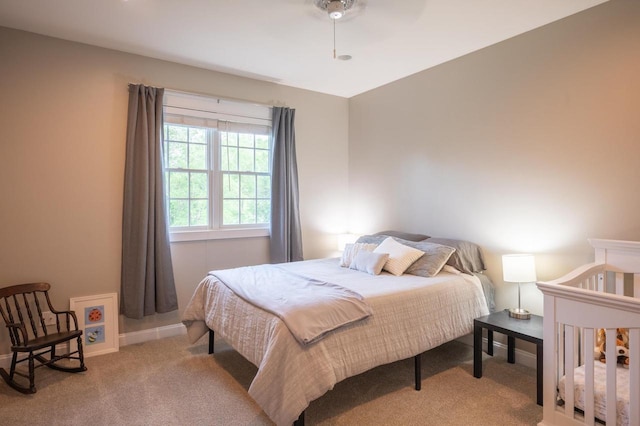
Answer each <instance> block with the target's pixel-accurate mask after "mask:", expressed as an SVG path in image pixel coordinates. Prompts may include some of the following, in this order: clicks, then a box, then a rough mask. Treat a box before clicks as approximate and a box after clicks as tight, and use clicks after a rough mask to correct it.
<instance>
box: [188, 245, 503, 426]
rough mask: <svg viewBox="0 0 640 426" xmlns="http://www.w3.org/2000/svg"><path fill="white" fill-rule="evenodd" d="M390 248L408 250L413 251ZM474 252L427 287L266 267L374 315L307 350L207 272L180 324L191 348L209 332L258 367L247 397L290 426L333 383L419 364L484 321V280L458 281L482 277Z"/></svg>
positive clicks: (424, 281) (421, 282) (333, 268)
mask: <svg viewBox="0 0 640 426" xmlns="http://www.w3.org/2000/svg"><path fill="white" fill-rule="evenodd" d="M387 238H389V237H388V236H386V235H383V236H379V235H375V236H367V237H362V238H361V239H360V240H359V242H358V243H357V244H359V245H367V244H373V245H377V242H376V241H380V240H386V239H387ZM392 238H393V239H394V240H395V241H396V242H399V243H404V244H407V245H413V246H420V245H421V242H411V241H408V240H404V239H400V238H397V237H392ZM427 241H428V240H427ZM434 241H437V240H434ZM448 241H449V244H450V245H455V244H456V242H455V241H454V240H448ZM440 242H442V241H440ZM458 243H459V244H460V243H462V244H468V243H466V242H458ZM432 244H434V245H438V243H432ZM379 247H381V244H380V246H379ZM422 247H424V244H422ZM466 247H467V248H468V246H466ZM476 250H477V256H478V257H479V260H478V261H477V262H476V265H475V266H473V265H472V263H473V262H471V263H468V262H467V263H466V264H465V265H462V264H461V261H462V263H464V261H465V256H464V252H465V246H461V249H460V250H455V252H456V253H457V254H458V256H450V257H449V258H448V259H447V264H445V265H443V266H442V268H441V269H438V272H437V273H436V274H434V275H433V276H430V277H425V276H418V275H412V274H408V273H404V274H401V275H398V276H396V275H393V274H391V273H388V272H385V271H383V272H381V273H380V274H370V273H365V272H363V271H361V270H357V269H351V268H349V267H342V266H340V263H341V259H339V258H331V259H318V260H308V261H302V262H293V263H287V264H279V265H272V266H274V267H276V268H278V269H280V270H281V271H284V272H286V273H290V274H293V275H296V276H303V277H313V279H317V280H320V281H323V282H328V283H333V284H336V285H339V286H342V287H344V288H346V289H349V290H351V291H354V292H356V293H358V294H360V295H361V296H362V297H363V300H365V301H366V303H367V304H368V305H369V306H370V308H371V310H372V314H371V315H370V316H367V317H366V318H364V319H361V320H358V321H355V322H352V323H349V324H347V325H344V326H342V327H339V328H337V329H335V330H333V331H330V332H328V333H326V334H324V335H323V336H322V338H320V339H318V340H314V341H313V342H311V343H309V344H302V343H301V342H300V341H299V340H297V339H296V338H295V337H294V335H293V334H292V332H291V330H290V329H289V328H288V327H287V326H286V325H285V323H284V321H283V320H282V318H280V317H279V316H278V315H275V314H273V313H272V312H269V311H267V310H265V309H262V308H259V307H257V306H255V305H254V304H252V303H250V302H249V301H247V300H245V299H244V298H242V297H239V296H238V295H237V294H236V293H234V291H232V290H231V289H230V288H229V287H228V283H223V282H222V280H221V279H220V277H219V276H225V275H224V272H221V271H212V272H211V273H210V274H209V275H208V276H207V277H205V278H204V279H203V280H202V282H200V284H199V285H198V286H197V288H196V290H195V292H194V295H193V297H192V299H191V301H190V302H189V304H188V306H187V308H186V309H185V313H184V314H183V322H184V324H185V325H186V327H187V333H188V336H189V339H190V341H191V342H192V343H193V342H195V341H197V340H198V339H200V338H201V337H202V336H203V335H205V334H206V333H207V332H209V331H210V330H215V332H216V333H217V335H218V336H220V337H222V338H223V339H224V340H225V341H227V342H228V343H229V344H230V345H231V346H232V347H233V348H234V349H235V350H236V351H238V352H239V353H240V354H241V355H242V356H244V357H245V358H246V359H247V360H249V361H250V362H251V363H253V364H254V365H256V366H257V367H258V371H257V373H256V375H255V377H254V379H253V381H252V383H251V385H250V387H249V394H250V395H251V397H252V398H253V399H254V400H255V401H256V402H257V403H258V404H259V405H260V407H261V408H262V409H263V410H264V411H265V413H266V414H267V415H268V416H269V417H270V418H271V419H272V420H273V421H274V422H275V423H276V424H278V425H291V424H292V423H294V422H295V421H298V422H299V421H300V419H302V421H303V419H304V417H301V414H302V415H303V413H304V410H305V409H306V407H307V406H308V405H309V403H310V402H311V401H313V400H315V399H317V398H319V397H320V396H322V395H323V394H325V393H326V392H327V391H329V390H330V389H332V388H333V386H334V385H335V384H336V383H338V382H340V381H341V380H344V379H345V378H347V377H351V376H354V375H357V374H360V373H362V372H365V371H367V370H370V369H372V368H374V367H377V366H380V365H383V364H387V363H391V362H395V361H398V360H402V359H407V358H411V357H416V361H417V360H418V359H419V357H418V355H419V354H421V353H423V352H425V351H427V350H429V349H432V348H434V347H436V346H439V345H441V344H443V343H445V342H448V341H450V340H453V339H456V338H458V337H461V336H463V335H466V334H469V333H471V332H472V330H473V320H474V318H476V317H479V316H482V315H486V314H488V313H489V308H488V305H492V300H491V299H492V294H491V292H490V290H491V284H490V281H489V280H488V279H487V278H486V276H484V275H482V274H481V273H479V271H478V272H475V271H466V272H464V273H463V272H461V271H460V269H481V268H483V265H482V266H479V265H478V262H479V263H481V261H482V260H481V254H480V251H479V248H477V249H476ZM452 253H453V252H452ZM461 255H462V258H461ZM343 259H344V255H343ZM423 259H424V258H423ZM456 262H457V263H456ZM453 265H457V266H458V268H460V269H457V268H456V267H454V266H453ZM470 265H471V266H470ZM485 294H486V295H485ZM487 298H489V299H490V302H489V304H488V303H487ZM211 349H212V348H211V341H210V351H211ZM416 365H418V364H416ZM418 370H419V369H418ZM416 374H417V373H416ZM416 380H418V377H417V376H416ZM418 388H419V385H418V383H417V387H416V389H418Z"/></svg>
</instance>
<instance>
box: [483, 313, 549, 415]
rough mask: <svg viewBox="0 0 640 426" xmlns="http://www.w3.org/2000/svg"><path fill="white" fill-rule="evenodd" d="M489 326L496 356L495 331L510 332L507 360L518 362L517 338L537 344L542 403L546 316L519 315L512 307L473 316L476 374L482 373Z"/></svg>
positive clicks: (490, 345) (539, 388) (539, 393)
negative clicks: (512, 314)
mask: <svg viewBox="0 0 640 426" xmlns="http://www.w3.org/2000/svg"><path fill="white" fill-rule="evenodd" d="M483 328H486V329H487V340H488V345H487V353H488V354H489V355H491V356H493V332H494V331H497V332H498V333H502V334H504V335H506V336H507V361H508V362H509V363H511V364H513V363H515V362H516V351H515V349H516V338H518V339H522V340H526V341H527V342H532V343H535V344H536V367H537V368H536V370H537V371H536V373H537V396H538V398H537V399H538V405H542V350H543V343H542V317H541V316H539V315H531V318H530V319H526V320H523V319H516V318H511V317H510V316H509V312H508V311H499V312H494V313H492V314H489V315H486V316H484V317H480V318H476V319H475V320H473V377H477V378H480V377H482V329H483Z"/></svg>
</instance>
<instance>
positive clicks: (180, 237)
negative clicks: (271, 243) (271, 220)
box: [169, 228, 269, 243]
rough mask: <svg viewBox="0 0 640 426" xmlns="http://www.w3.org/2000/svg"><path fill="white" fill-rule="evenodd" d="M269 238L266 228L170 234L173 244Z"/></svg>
mask: <svg viewBox="0 0 640 426" xmlns="http://www.w3.org/2000/svg"><path fill="white" fill-rule="evenodd" d="M268 236H269V230H268V229H266V228H250V229H216V230H215V231H211V230H208V231H179V232H170V233H169V241H170V242H172V243H178V242H182V241H202V240H226V239H232V238H255V237H268Z"/></svg>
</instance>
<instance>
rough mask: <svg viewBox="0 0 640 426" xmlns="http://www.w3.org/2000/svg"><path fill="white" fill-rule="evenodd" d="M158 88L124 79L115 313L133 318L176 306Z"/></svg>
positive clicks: (173, 308) (160, 92)
mask: <svg viewBox="0 0 640 426" xmlns="http://www.w3.org/2000/svg"><path fill="white" fill-rule="evenodd" d="M163 94H164V89H161V88H156V87H146V86H143V85H141V84H136V85H134V84H131V85H129V116H128V121H127V148H126V162H125V171H124V173H125V175H124V205H123V216H122V279H121V289H120V290H121V291H120V313H122V314H124V315H125V316H127V317H129V318H136V319H140V318H142V317H143V316H145V315H153V314H154V313H156V312H169V311H173V310H176V309H178V298H177V295H176V288H175V283H174V280H173V266H172V264H171V251H170V247H169V234H168V231H167V221H166V209H165V201H164V190H163V189H164V182H163V181H164V173H163V170H162V140H163V136H162V132H163V123H162V96H163Z"/></svg>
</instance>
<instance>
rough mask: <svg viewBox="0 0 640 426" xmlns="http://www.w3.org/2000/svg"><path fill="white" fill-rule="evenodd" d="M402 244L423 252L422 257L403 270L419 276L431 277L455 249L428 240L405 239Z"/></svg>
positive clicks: (444, 263)
mask: <svg viewBox="0 0 640 426" xmlns="http://www.w3.org/2000/svg"><path fill="white" fill-rule="evenodd" d="M402 244H405V245H408V246H410V247H414V248H417V249H418V250H421V251H423V252H424V254H423V255H422V257H420V258H419V259H418V260H416V261H415V262H413V264H412V265H411V266H409V268H408V269H407V270H406V271H404V273H405V274H411V275H417V276H419V277H433V276H435V275H437V274H438V272H440V270H441V269H442V267H443V266H444V265H446V263H447V261H448V260H449V259H450V258H451V256H452V254H453V253H454V252H455V251H456V249H454V248H453V247H449V246H443V245H441V244H436V243H432V242H430V241H429V240H427V241H419V242H412V241H405V242H403V243H402Z"/></svg>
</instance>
